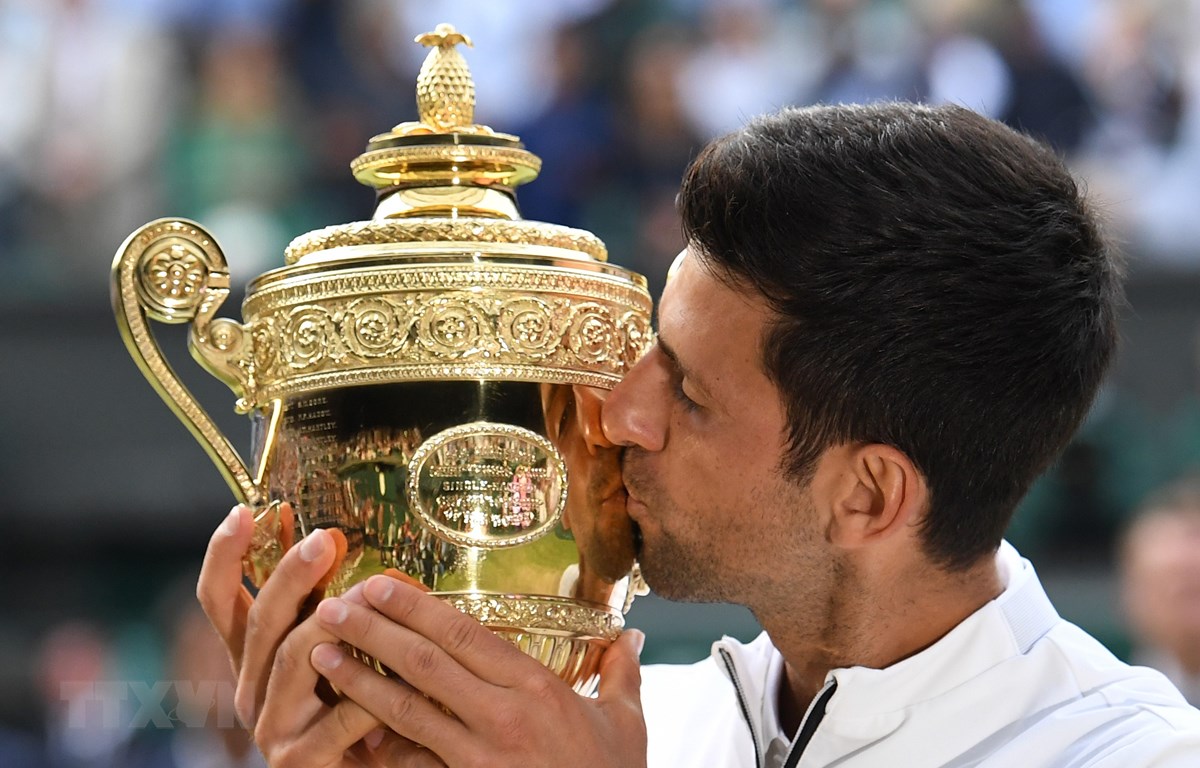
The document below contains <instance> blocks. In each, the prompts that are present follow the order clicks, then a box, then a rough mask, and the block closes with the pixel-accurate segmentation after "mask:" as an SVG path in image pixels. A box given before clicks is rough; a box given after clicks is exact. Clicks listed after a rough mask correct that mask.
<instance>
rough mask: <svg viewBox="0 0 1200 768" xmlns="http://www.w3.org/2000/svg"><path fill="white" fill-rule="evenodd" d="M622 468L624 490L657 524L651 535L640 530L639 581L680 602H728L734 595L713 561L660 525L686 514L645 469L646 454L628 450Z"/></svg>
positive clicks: (651, 473)
mask: <svg viewBox="0 0 1200 768" xmlns="http://www.w3.org/2000/svg"><path fill="white" fill-rule="evenodd" d="M622 468H623V473H622V474H623V477H624V479H625V484H626V487H627V488H628V489H629V491H630V493H631V494H632V495H633V496H635V497H637V499H638V500H639V501H641V502H642V503H643V504H644V505H645V506H646V517H647V518H649V519H650V520H653V521H654V522H655V523H656V525H655V526H654V528H653V531H654V532H653V533H652V534H650V535H647V533H646V531H645V529H642V537H643V538H642V546H641V550H640V551H639V552H638V563H639V565H640V566H641V572H642V578H644V579H645V580H646V583H647V584H648V585H649V586H650V588H651V589H652V590H654V593H655V594H657V595H658V596H660V597H664V598H667V599H669V600H676V601H679V602H689V603H714V602H729V601H731V600H732V599H733V595H731V594H730V591H729V589H728V586H729V585H728V584H727V583H725V582H724V581H723V580H722V578H721V577H720V573H719V571H718V570H717V569H716V568H714V565H715V563H714V561H713V558H711V557H708V556H706V555H705V553H703V552H700V551H697V548H696V547H695V546H693V545H689V544H687V543H685V542H683V541H681V540H680V539H679V538H678V537H677V536H676V535H675V534H674V533H672V532H671V531H670V529H669V528H667V527H664V526H662V525H661V523H662V521H663V519H664V518H665V519H666V520H668V521H670V522H678V521H680V520H682V519H683V517H684V514H686V513H684V512H682V511H681V510H680V509H679V508H678V507H676V506H674V504H673V503H672V502H671V501H670V499H669V498H668V496H667V494H666V492H665V491H664V490H663V489H662V488H661V487H660V486H659V485H658V483H657V481H656V478H655V476H654V471H653V470H652V469H650V468H649V467H648V466H647V461H646V455H645V451H644V450H643V449H641V448H637V447H630V448H627V449H626V450H625V454H624V456H623V457H622ZM718 546H720V542H718Z"/></svg>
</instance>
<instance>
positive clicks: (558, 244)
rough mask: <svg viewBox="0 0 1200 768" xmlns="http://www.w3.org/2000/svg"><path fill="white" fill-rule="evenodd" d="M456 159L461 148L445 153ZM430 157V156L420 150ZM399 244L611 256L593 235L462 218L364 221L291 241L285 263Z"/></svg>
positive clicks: (601, 258)
mask: <svg viewBox="0 0 1200 768" xmlns="http://www.w3.org/2000/svg"><path fill="white" fill-rule="evenodd" d="M446 149H450V150H453V151H454V152H456V153H461V152H462V151H463V148H461V147H458V146H455V147H447V148H446ZM422 151H424V152H428V151H429V150H427V149H426V150H422ZM395 242H450V243H481V244H485V245H487V244H493V243H495V244H502V243H522V244H525V245H536V246H546V247H550V248H562V249H564V250H569V251H575V252H577V253H581V254H585V255H587V256H591V257H592V258H593V259H595V260H596V261H605V260H606V259H607V258H608V250H607V249H606V248H605V247H604V243H603V241H601V240H600V239H599V238H598V237H596V236H595V235H593V234H592V233H591V232H588V231H586V230H582V229H572V228H570V227H563V226H559V225H557V224H546V223H543V222H538V221H524V220H520V219H518V220H516V221H496V220H489V219H472V218H470V217H463V218H461V219H457V220H453V221H428V220H423V221H363V222H353V223H351V224H338V225H335V226H331V227H325V228H324V229H317V230H313V231H312V232H308V233H306V234H303V235H300V236H299V237H297V238H295V239H294V240H292V242H291V243H290V244H289V245H288V247H287V251H286V252H285V256H284V260H285V261H286V262H287V263H288V264H295V263H296V262H297V261H299V260H300V259H302V258H303V257H305V256H308V255H309V254H314V253H320V252H321V251H328V250H332V249H334V248H345V247H352V246H363V245H376V244H381V243H395Z"/></svg>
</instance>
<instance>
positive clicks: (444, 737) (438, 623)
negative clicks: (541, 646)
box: [285, 576, 646, 768]
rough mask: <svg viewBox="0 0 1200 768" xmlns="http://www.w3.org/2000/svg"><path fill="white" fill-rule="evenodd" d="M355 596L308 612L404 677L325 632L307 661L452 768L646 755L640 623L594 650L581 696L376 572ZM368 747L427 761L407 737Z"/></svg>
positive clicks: (468, 621)
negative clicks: (590, 681) (592, 692)
mask: <svg viewBox="0 0 1200 768" xmlns="http://www.w3.org/2000/svg"><path fill="white" fill-rule="evenodd" d="M361 596H362V597H365V604H363V602H361V601H357V600H346V599H338V598H330V599H327V600H325V601H323V602H322V603H321V604H320V605H319V606H318V607H317V611H316V615H315V617H314V618H316V619H317V620H318V621H319V623H320V627H321V628H322V629H323V630H327V631H328V632H329V633H330V634H332V635H334V636H336V637H337V638H338V639H340V640H343V641H345V642H347V643H349V644H350V645H352V646H354V647H356V648H360V649H362V650H363V651H365V652H366V653H368V654H370V655H371V656H373V657H374V658H376V659H378V660H379V661H380V662H381V663H383V664H384V665H385V666H387V667H388V668H389V669H391V670H392V671H394V672H395V673H396V674H397V675H399V676H400V677H401V678H402V679H403V680H404V681H406V683H407V684H406V683H405V682H399V681H397V680H395V679H393V678H390V677H384V676H383V675H380V674H379V673H378V672H376V671H375V670H374V669H371V668H369V667H367V666H366V665H364V664H362V663H361V662H359V661H357V660H356V659H354V658H352V657H351V656H349V655H348V654H346V653H345V652H344V651H343V650H342V649H341V648H340V647H339V646H338V645H337V644H336V643H332V642H331V643H321V644H319V645H317V646H316V647H315V648H313V649H312V654H311V658H312V663H313V666H314V667H315V668H316V669H317V670H318V671H320V672H321V673H322V674H323V675H324V676H325V677H327V678H329V680H330V682H332V683H333V684H334V685H335V686H337V687H338V689H339V690H340V691H341V692H342V693H343V695H344V696H346V697H348V698H349V699H351V700H353V701H355V702H357V703H358V704H360V705H361V706H362V709H363V710H365V711H366V712H369V713H370V714H371V715H373V716H374V717H376V718H378V719H379V720H380V721H382V722H383V724H384V725H386V726H387V727H388V728H390V729H392V730H394V731H395V732H396V733H398V734H400V735H401V736H404V737H406V739H408V740H411V741H412V742H416V743H417V744H421V745H423V746H424V747H426V748H427V750H428V751H427V752H425V754H426V755H429V756H430V757H432V755H430V754H429V753H433V754H436V755H437V756H438V757H440V758H441V760H442V761H444V763H445V764H446V765H448V766H450V767H451V768H476V767H477V766H489V767H491V768H497V767H498V768H508V767H510V766H511V767H512V768H518V767H519V768H542V767H543V766H546V767H547V768H550V767H553V768H560V767H561V766H564V765H571V766H593V767H595V768H601V767H602V766H614V767H618V768H631V766H641V765H645V763H646V725H645V721H644V720H643V718H642V706H641V698H640V695H639V687H640V684H641V672H640V669H639V666H638V654H639V653H640V651H641V645H642V640H643V636H642V634H641V632H638V631H636V630H634V631H629V632H626V633H625V634H624V635H623V636H622V637H621V638H620V639H619V640H617V642H616V643H614V644H613V645H612V647H611V648H610V649H609V650H608V651H607V653H605V655H604V658H603V660H602V662H601V667H600V690H599V697H598V698H596V699H587V698H584V697H582V696H580V695H578V694H577V693H575V692H574V691H573V690H571V688H570V687H569V686H567V684H566V683H564V682H562V681H561V680H560V679H559V678H558V677H557V676H556V675H554V674H553V673H552V672H550V671H549V670H548V669H546V668H545V667H543V666H542V665H541V664H539V663H538V662H537V661H535V660H534V659H533V658H531V657H529V656H527V655H526V654H524V653H522V652H521V651H519V650H518V649H516V648H515V647H513V646H512V645H511V644H509V643H508V642H506V641H505V640H503V639H501V638H499V637H497V636H496V635H494V634H493V633H492V632H491V631H489V630H488V629H487V628H485V627H484V626H482V625H481V624H479V623H478V622H477V621H475V620H474V619H473V618H471V617H470V616H467V615H465V614H463V613H460V612H459V611H458V610H456V609H454V608H453V607H451V606H449V605H447V604H446V603H444V602H442V601H441V600H439V599H437V598H436V597H431V596H429V595H426V594H424V593H423V592H421V591H420V590H418V589H415V588H413V587H412V586H409V585H407V584H403V583H401V582H399V581H397V580H395V579H391V578H387V577H381V576H376V577H373V578H371V579H370V580H369V581H367V582H366V585H365V588H364V589H363V590H362V592H361ZM292 641H293V638H292V637H289V638H288V640H287V641H286V642H285V646H286V645H290V644H291V643H292ZM297 644H298V646H300V647H302V646H303V643H299V642H298V643H297ZM290 653H291V652H290V651H289V654H290ZM422 693H425V694H428V696H429V697H431V698H432V699H434V700H436V701H437V702H440V703H441V704H443V705H444V706H445V707H446V708H447V709H449V710H450V711H451V712H453V713H454V715H450V714H448V713H447V712H446V711H445V710H444V709H442V708H441V707H439V706H438V705H437V704H436V703H434V701H431V700H430V699H429V698H426V697H425V696H423V695H422ZM355 714H356V716H357V714H358V711H357V710H356V711H355ZM385 752H389V753H390V754H387V755H385V754H384V753H385ZM376 754H377V755H379V756H380V757H381V758H382V759H383V760H384V761H385V762H386V763H387V764H388V765H425V764H426V763H418V762H404V761H411V760H414V759H416V758H419V756H420V752H416V753H414V751H413V748H412V745H411V744H410V743H409V742H407V741H400V740H397V741H395V742H390V743H389V744H385V745H382V746H381V748H380V750H379V751H378V752H377V753H376ZM393 758H394V760H393ZM429 764H436V763H429Z"/></svg>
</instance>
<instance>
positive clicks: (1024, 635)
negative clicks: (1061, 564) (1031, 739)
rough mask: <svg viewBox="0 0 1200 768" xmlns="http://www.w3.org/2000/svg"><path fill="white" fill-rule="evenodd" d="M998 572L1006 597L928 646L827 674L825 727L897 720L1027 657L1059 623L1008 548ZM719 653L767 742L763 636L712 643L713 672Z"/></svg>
mask: <svg viewBox="0 0 1200 768" xmlns="http://www.w3.org/2000/svg"><path fill="white" fill-rule="evenodd" d="M996 566H997V570H998V572H999V575H1000V579H1001V581H1002V582H1003V583H1004V584H1005V588H1004V591H1003V592H1002V593H1000V595H999V596H997V597H996V598H995V599H993V600H991V601H989V602H988V603H986V604H985V605H984V606H982V607H981V608H980V609H979V610H977V611H976V612H975V613H973V614H971V615H970V616H968V617H967V618H966V619H964V620H963V621H962V622H961V623H960V624H959V625H958V626H956V627H955V628H954V629H952V630H950V631H949V632H948V633H946V635H944V636H943V637H942V638H941V639H940V640H938V641H937V642H935V643H934V644H933V645H931V646H929V647H928V648H926V649H925V650H923V651H921V652H919V653H916V654H914V655H912V656H910V657H908V658H906V659H904V660H902V661H898V662H896V663H895V664H892V665H891V666H888V667H885V668H883V669H872V668H868V667H847V668H844V669H835V670H832V671H831V672H830V676H832V677H834V678H836V679H837V682H838V689H837V693H836V694H835V695H834V696H833V698H832V699H831V700H830V702H829V705H828V707H827V709H826V716H827V719H829V720H832V719H852V718H877V717H880V716H885V715H888V714H889V713H896V714H897V715H899V714H900V713H901V712H902V711H903V710H904V709H906V708H908V707H911V706H912V705H914V704H917V703H919V702H921V701H925V700H928V699H932V698H935V697H937V696H939V695H941V694H943V693H945V692H946V691H949V690H950V689H952V688H955V687H957V686H959V685H961V684H962V683H964V682H966V681H967V680H969V679H971V678H973V677H975V676H977V675H979V674H980V673H982V672H983V671H985V670H987V669H990V668H991V667H993V666H995V665H996V664H999V663H1001V662H1003V661H1004V660H1006V659H1009V658H1011V657H1013V656H1015V655H1018V654H1023V653H1026V652H1027V651H1028V650H1029V649H1030V648H1031V647H1032V646H1033V644H1034V643H1035V642H1037V640H1038V639H1040V638H1041V637H1042V636H1043V635H1045V634H1046V633H1047V632H1049V631H1050V629H1051V628H1052V627H1053V626H1054V625H1055V624H1056V623H1058V622H1059V621H1060V619H1059V616H1058V612H1057V611H1055V610H1054V606H1053V605H1052V604H1051V603H1050V599H1049V598H1048V597H1046V592H1045V590H1043V589H1042V585H1041V582H1039V581H1038V578H1037V574H1036V573H1035V572H1034V569H1033V565H1032V564H1031V563H1030V562H1029V561H1028V560H1026V559H1025V558H1023V557H1021V556H1020V554H1018V553H1017V551H1016V550H1015V549H1014V548H1013V547H1012V546H1011V545H1010V544H1008V542H1003V543H1001V545H1000V549H999V550H998V551H997V553H996ZM721 649H724V650H725V651H727V652H728V653H729V656H730V658H731V659H732V661H733V668H734V673H735V674H736V675H737V676H738V682H739V684H740V685H741V686H742V688H743V690H744V691H745V695H746V699H747V704H748V705H749V709H750V715H751V717H752V718H753V720H754V723H753V727H754V731H755V735H756V736H757V737H758V738H759V739H760V743H761V742H762V741H763V740H765V739H766V738H769V736H770V734H764V724H767V725H770V726H771V727H777V726H776V725H775V724H776V723H777V722H778V716H777V714H776V712H775V707H776V690H777V687H778V685H779V680H780V677H781V673H780V669H781V666H782V663H783V658H782V656H781V655H780V654H779V651H777V650H776V649H775V647H774V646H773V645H772V644H771V641H770V638H769V637H767V634H766V633H765V632H764V633H762V634H761V635H759V636H758V638H756V639H755V640H754V641H753V642H752V643H749V644H742V643H739V642H738V641H737V640H734V639H732V638H729V637H725V638H722V639H721V640H719V641H718V642H716V643H714V644H713V656H714V657H716V659H717V661H718V667H719V668H721V669H722V670H725V669H726V668H725V665H724V664H723V663H721V656H720V650H721ZM726 674H727V675H728V674H729V673H728V672H726ZM826 682H828V679H827V681H826ZM884 719H885V720H887V719H890V718H887V717H884ZM899 719H902V718H899ZM899 719H897V725H898V724H899Z"/></svg>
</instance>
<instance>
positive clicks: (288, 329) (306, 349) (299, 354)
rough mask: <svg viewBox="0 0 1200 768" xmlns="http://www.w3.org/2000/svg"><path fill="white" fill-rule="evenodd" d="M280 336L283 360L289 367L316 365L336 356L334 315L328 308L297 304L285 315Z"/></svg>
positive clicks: (300, 368)
mask: <svg viewBox="0 0 1200 768" xmlns="http://www.w3.org/2000/svg"><path fill="white" fill-rule="evenodd" d="M279 335H280V339H281V341H282V344H281V350H280V351H281V352H282V353H283V360H284V363H286V364H287V366H288V367H290V368H292V369H295V370H304V369H310V368H316V367H318V366H320V365H321V363H323V362H324V361H325V359H326V357H331V356H334V355H336V348H335V346H334V345H335V343H336V334H335V333H334V324H333V316H332V315H331V313H330V311H329V309H328V308H327V307H323V306H318V305H315V304H308V305H303V306H299V307H296V308H295V309H293V310H292V311H290V312H288V314H287V316H286V317H285V318H284V321H283V323H282V327H281V328H280V329H279Z"/></svg>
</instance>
